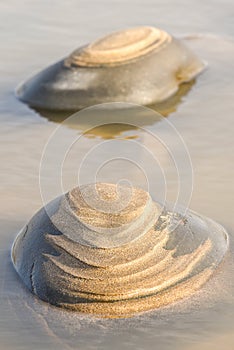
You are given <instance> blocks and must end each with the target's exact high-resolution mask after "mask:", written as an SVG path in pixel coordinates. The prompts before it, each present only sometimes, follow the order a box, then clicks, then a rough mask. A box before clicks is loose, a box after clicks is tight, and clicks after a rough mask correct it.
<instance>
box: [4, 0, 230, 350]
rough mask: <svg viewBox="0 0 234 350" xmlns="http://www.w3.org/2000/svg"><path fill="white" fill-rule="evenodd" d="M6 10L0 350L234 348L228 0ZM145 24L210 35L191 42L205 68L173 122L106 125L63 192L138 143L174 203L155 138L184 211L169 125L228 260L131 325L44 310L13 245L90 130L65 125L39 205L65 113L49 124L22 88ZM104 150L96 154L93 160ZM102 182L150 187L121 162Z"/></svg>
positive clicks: (79, 155) (72, 166) (172, 107)
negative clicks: (190, 292)
mask: <svg viewBox="0 0 234 350" xmlns="http://www.w3.org/2000/svg"><path fill="white" fill-rule="evenodd" d="M0 10H1V11H0V18H1V21H0V23H1V28H2V30H1V32H0V36H1V44H2V50H1V58H0V59H1V65H0V70H1V82H0V93H1V96H2V98H1V101H0V121H1V129H0V135H1V148H0V154H1V172H0V179H1V181H0V187H1V199H2V200H1V204H0V218H1V232H0V299H1V300H0V315H1V317H0V339H1V340H0V348H1V349H6V348H7V349H32V347H33V348H35V349H45V348H46V349H54V348H55V347H56V348H58V349H66V348H68V349H74V348H79V349H110V348H111V349H119V348H123V349H152V348H153V349H155V348H156V349H160V350H164V349H191V350H194V349H204V350H206V349H220V348H221V347H222V348H223V349H225V350H227V349H233V348H234V336H233V330H234V321H233V312H234V303H233V294H234V280H233V274H232V272H233V261H232V256H233V248H234V247H233V244H232V242H233V230H234V219H233V215H232V211H233V209H232V208H233V202H234V200H233V198H234V185H233V176H234V164H233V152H234V138H233V131H234V121H233V113H234V92H233V91H234V81H233V71H234V61H233V57H234V41H232V39H230V38H229V37H231V36H234V22H233V20H232V18H233V12H234V9H233V4H232V2H231V1H230V0H229V1H223V2H222V3H221V2H219V1H210V2H208V3H205V2H204V1H191V2H185V1H180V2H179V1H177V2H172V1H171V2H165V1H158V2H153V1H152V0H150V1H145V2H144V5H143V4H142V2H138V1H127V2H125V1H111V3H109V2H107V1H103V2H94V1H93V2H90V1H79V3H78V2H76V1H66V2H65V1H56V2H54V1H50V2H48V1H41V2H39V1H34V2H33V1H24V2H17V1H16V0H12V1H8V2H7V3H1V5H0ZM141 24H149V25H156V26H159V27H162V28H163V29H165V30H167V31H169V32H171V33H173V34H174V35H177V36H184V35H187V34H189V33H200V34H204V35H202V36H198V37H197V36H191V37H190V39H189V38H188V39H187V43H188V44H189V45H191V47H192V48H193V49H194V50H196V52H197V53H198V55H199V56H200V57H201V58H202V59H204V60H205V61H207V62H208V68H207V69H206V71H205V72H204V73H203V74H202V75H201V76H200V77H198V79H197V81H196V82H195V83H193V84H191V86H189V88H188V87H184V90H185V91H180V92H179V94H178V95H177V97H176V98H175V99H174V100H173V101H171V102H168V104H166V106H165V105H164V106H160V108H159V111H160V112H161V113H162V114H166V115H168V117H167V119H165V120H163V119H160V121H159V120H158V119H157V117H151V116H152V114H150V118H146V119H144V123H143V125H142V126H143V128H144V129H139V128H136V127H135V128H125V129H124V130H123V129H121V128H119V129H118V132H117V131H116V126H110V127H106V128H104V129H103V128H99V129H96V130H94V131H90V132H88V133H86V135H84V136H82V138H81V139H80V141H79V143H78V144H75V145H74V147H72V148H71V151H70V152H68V155H67V157H66V160H65V162H64V167H63V174H62V175H63V176H62V179H63V185H64V189H68V188H70V187H72V186H74V185H75V184H76V183H77V171H78V168H79V165H80V164H81V160H82V159H83V157H84V156H87V155H88V158H87V161H86V162H85V163H84V166H83V168H82V171H83V172H82V176H83V177H82V179H81V182H85V181H88V180H89V181H91V180H92V178H93V173H94V170H93V169H95V170H97V168H98V167H99V166H100V159H102V161H105V160H106V159H109V158H108V157H113V152H115V151H116V150H117V149H118V147H120V150H122V151H123V150H126V148H127V147H126V145H127V144H125V143H126V142H127V141H131V140H134V141H135V142H138V144H139V145H140V146H139V147H140V151H139V152H138V153H137V158H138V161H142V162H143V163H142V164H143V165H144V167H145V169H146V170H147V178H148V179H149V180H150V181H149V182H150V191H151V194H152V196H153V197H154V198H159V199H160V200H162V199H164V196H165V193H164V191H163V190H162V187H163V186H162V185H163V180H164V178H163V176H162V171H161V170H160V168H159V167H156V166H155V164H154V166H152V164H151V159H150V158H147V157H146V156H145V155H146V153H145V151H143V145H144V146H145V147H147V148H148V149H150V150H151V151H152V152H153V153H154V154H155V155H156V156H157V159H158V160H159V161H160V163H161V165H162V168H163V171H164V173H165V174H166V180H167V190H168V194H167V199H168V200H171V201H174V200H175V198H176V195H177V190H178V178H177V173H176V169H175V166H174V164H173V161H172V159H171V158H170V157H169V156H168V152H167V150H166V149H165V147H163V146H162V145H161V144H160V143H159V142H158V140H155V138H152V137H150V136H149V132H152V133H154V134H156V135H159V136H160V137H161V138H163V139H164V140H165V142H166V143H168V144H169V145H170V147H171V149H173V150H174V151H175V153H176V161H177V163H178V164H179V169H180V175H181V179H182V182H181V185H182V186H183V188H185V192H184V195H183V196H182V203H181V204H186V201H188V199H189V192H190V190H191V186H190V185H191V173H190V168H189V161H188V159H187V158H186V154H185V153H184V148H183V147H182V146H181V145H180V144H179V138H178V135H177V134H176V133H174V132H172V128H171V124H172V125H174V126H175V127H176V129H177V130H178V132H179V133H180V135H181V137H182V139H183V140H184V142H185V143H186V145H187V149H188V152H189V155H190V157H191V162H192V166H193V176H194V178H193V191H192V198H191V203H190V207H191V208H192V209H193V210H196V211H198V212H200V213H202V214H204V215H207V216H209V217H211V218H213V219H215V220H216V221H218V222H220V223H221V224H222V225H224V226H225V228H226V229H227V230H228V232H229V235H230V239H231V248H230V255H229V256H228V257H227V260H226V261H225V263H224V264H223V265H222V266H221V267H220V269H219V273H218V274H217V275H216V276H214V278H213V279H212V280H211V281H210V282H209V283H208V284H207V285H206V286H204V288H203V289H202V290H201V291H200V292H199V293H197V294H196V295H194V296H193V297H192V298H190V299H188V300H186V301H184V302H180V303H177V304H175V305H173V306H172V307H171V308H165V309H163V310H159V311H155V312H152V313H147V314H145V315H140V316H137V317H134V318H132V319H127V320H112V321H110V320H96V319H93V318H91V317H87V316H81V315H77V314H75V315H74V314H72V313H66V312H62V311H60V310H57V309H56V308H53V307H50V306H47V305H46V304H44V303H41V302H40V301H38V300H37V299H36V298H34V297H33V296H31V295H30V293H28V292H27V291H26V289H25V288H24V286H23V285H22V284H21V282H20V280H19V278H18V277H17V275H16V273H15V272H14V270H13V268H12V265H11V262H10V246H11V243H12V241H13V239H14V237H15V235H16V233H17V232H18V231H19V230H20V229H21V227H22V226H23V225H24V223H25V222H26V221H27V220H28V219H29V218H30V217H31V216H32V215H33V213H34V212H35V211H36V210H37V209H39V208H40V207H41V206H42V204H43V200H46V201H47V200H49V199H50V198H53V197H54V196H55V195H56V194H59V193H60V192H61V187H60V186H59V185H60V183H59V180H60V168H59V167H58V164H59V161H60V155H61V152H62V151H63V150H64V147H67V145H70V142H71V140H72V139H73V138H76V137H77V136H79V135H81V134H82V131H83V130H84V126H82V125H77V124H76V125H63V126H61V127H60V129H59V133H60V134H59V136H60V137H59V140H60V142H59V143H58V142H57V143H55V144H54V145H53V144H52V146H51V144H49V146H50V147H49V148H47V152H46V156H47V158H45V157H44V158H43V162H42V168H41V169H42V170H41V184H42V195H43V198H41V193H40V187H39V167H40V162H41V158H42V155H43V149H44V146H45V144H46V143H47V142H48V140H49V138H50V136H51V134H52V133H53V132H54V131H55V130H56V128H57V126H58V125H59V124H57V123H56V120H58V117H59V116H58V115H57V114H52V115H51V114H46V117H45V116H44V117H43V116H41V115H40V114H39V113H37V112H35V111H33V110H31V109H29V108H28V107H27V106H25V105H23V104H22V103H20V102H18V101H17V100H16V98H15V97H14V88H15V87H16V86H17V85H18V83H20V82H21V80H22V79H25V78H26V77H28V76H29V75H31V74H32V73H34V72H36V71H38V70H40V69H42V68H43V67H45V66H46V65H48V64H49V63H52V62H54V61H56V60H58V59H59V58H60V57H63V56H64V55H65V54H67V53H69V52H70V51H72V50H73V49H74V48H76V47H77V46H79V45H81V44H84V43H86V42H88V41H90V40H92V39H94V38H96V37H97V36H99V35H102V34H104V33H106V32H109V31H112V30H116V29H119V28H122V27H126V26H136V25H141ZM207 33H210V34H209V35H208V34H207ZM180 95H181V96H180ZM152 113H153V112H152ZM60 117H61V116H60ZM154 118H155V120H154ZM167 121H169V123H171V124H168V122H167ZM168 125H169V126H168ZM86 127H87V125H85V128H86ZM113 138H114V139H113ZM116 138H118V140H116ZM110 139H111V140H112V141H113V143H111V147H109V146H110V144H107V146H103V141H104V140H105V141H108V140H110ZM52 140H56V138H53V139H52ZM117 141H119V142H117ZM120 144H121V146H120ZM128 145H129V144H128ZM96 146H99V147H100V148H98V147H97V148H94V150H95V152H93V153H91V154H89V153H88V152H89V151H90V149H91V148H92V147H96ZM102 147H104V148H102ZM136 147H138V146H136V145H135V146H134V147H133V148H132V149H131V148H129V151H128V154H127V156H128V157H130V158H131V157H132V158H133V159H135V158H134V155H135V152H136ZM181 147H182V148H181ZM122 151H121V152H122ZM114 154H116V153H114ZM101 156H103V157H102V158H100V157H101ZM98 176H99V177H98V178H100V179H105V180H109V181H116V180H119V179H121V178H127V179H129V180H130V181H132V182H133V183H134V184H136V185H141V186H142V187H145V186H147V185H148V184H147V181H146V177H145V176H144V174H142V172H140V171H138V170H137V169H136V167H135V166H134V164H132V163H130V162H127V163H126V161H124V160H123V159H122V160H119V159H118V160H117V159H115V161H112V162H110V163H108V166H106V167H103V168H102V169H100V171H99V173H98ZM183 202H184V203H183Z"/></svg>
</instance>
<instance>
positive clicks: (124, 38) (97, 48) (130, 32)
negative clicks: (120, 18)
mask: <svg viewBox="0 0 234 350" xmlns="http://www.w3.org/2000/svg"><path fill="white" fill-rule="evenodd" d="M170 41H171V36H170V35H169V34H167V33H166V32H164V31H162V30H160V29H157V28H154V27H137V28H132V29H127V30H122V31H119V32H115V33H112V34H109V35H107V36H105V37H104V38H102V39H99V40H97V41H95V42H93V43H91V44H89V45H87V46H85V47H82V48H80V49H78V50H76V51H74V52H73V53H72V54H71V55H70V56H69V57H68V58H67V60H66V61H65V64H66V65H74V66H83V67H98V66H106V65H117V64H121V63H125V62H126V61H129V60H132V59H134V58H138V57H141V56H143V55H146V54H147V53H149V52H151V51H153V50H159V49H161V48H162V47H163V45H165V44H167V43H169V42H170Z"/></svg>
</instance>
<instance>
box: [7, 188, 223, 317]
mask: <svg viewBox="0 0 234 350" xmlns="http://www.w3.org/2000/svg"><path fill="white" fill-rule="evenodd" d="M227 249H228V235H227V233H226V231H225V230H224V228H223V227H221V226H220V225H219V224H217V223H216V222H214V221H212V220H211V219H208V218H205V217H202V216H200V215H199V214H197V213H195V212H192V211H188V212H187V215H186V216H184V215H183V214H182V213H179V212H177V213H172V212H171V211H170V210H168V209H167V208H165V207H162V206H160V205H159V204H158V203H156V202H154V201H153V200H152V199H151V197H150V195H149V194H148V193H147V192H145V191H143V190H141V189H136V188H129V187H125V186H116V185H114V184H106V183H97V184H92V185H85V186H81V187H77V188H75V189H73V190H71V191H70V192H68V193H66V194H65V195H62V196H61V197H58V198H56V199H55V200H53V201H52V202H50V203H49V204H47V205H46V206H45V207H44V208H42V209H41V210H40V211H39V212H38V213H36V214H35V216H34V217H33V218H32V219H31V220H30V222H29V223H28V225H26V227H25V228H24V229H23V230H22V231H21V232H20V233H19V235H18V236H17V238H16V240H15V242H14V244H13V247H12V261H13V264H14V266H15V269H16V271H17V272H18V274H19V275H20V277H21V278H22V280H23V282H24V283H25V284H26V286H27V287H28V288H29V289H30V290H31V292H33V293H34V294H36V295H37V296H38V297H39V298H41V299H42V300H44V301H46V302H49V303H51V304H53V305H56V306H60V307H63V308H67V309H71V310H75V311H80V312H84V313H90V314H95V315H98V316H102V317H127V316H130V315H133V314H134V313H137V312H142V311H146V310H151V309H154V308H159V307H161V306H164V305H167V304H170V303H173V302H174V301H176V300H178V299H181V298H184V297H186V296H190V295H191V294H192V293H193V292H194V291H196V290H197V289H199V288H200V287H201V286H202V285H203V284H204V283H205V282H206V281H207V280H208V279H209V277H210V276H211V275H212V273H213V272H214V270H215V269H216V268H217V266H218V265H219V264H220V262H221V261H222V259H223V258H224V256H225V253H226V252H227Z"/></svg>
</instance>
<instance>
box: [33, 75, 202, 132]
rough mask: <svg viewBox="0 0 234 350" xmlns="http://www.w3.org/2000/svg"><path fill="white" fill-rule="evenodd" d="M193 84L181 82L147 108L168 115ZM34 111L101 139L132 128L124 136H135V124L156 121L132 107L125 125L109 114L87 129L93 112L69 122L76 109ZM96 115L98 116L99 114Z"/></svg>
mask: <svg viewBox="0 0 234 350" xmlns="http://www.w3.org/2000/svg"><path fill="white" fill-rule="evenodd" d="M198 79H199V78H198ZM194 84H195V80H192V81H191V82H189V83H184V84H181V85H180V88H179V90H178V91H177V92H176V94H175V95H173V96H172V97H171V98H169V99H168V100H166V101H164V102H161V103H158V104H155V105H151V106H149V108H151V109H153V110H155V111H156V112H158V113H160V114H161V115H162V116H164V117H168V116H169V115H170V114H171V113H174V112H176V110H177V108H178V106H179V104H180V103H181V102H182V101H183V98H184V97H185V96H186V95H187V94H188V93H189V91H190V89H191V88H192V86H193V85H194ZM35 111H36V112H37V113H39V114H40V115H41V116H43V117H45V118H47V119H48V120H50V121H53V122H55V123H63V124H64V125H67V126H68V127H71V128H73V129H77V130H78V131H82V132H84V131H85V130H86V131H85V134H86V136H87V137H101V138H103V139H111V138H115V137H116V136H119V135H121V134H122V133H124V132H126V131H132V130H136V132H135V133H133V134H132V135H130V136H126V138H137V135H138V134H137V129H138V127H136V126H135V124H136V125H141V126H142V127H144V126H149V125H153V124H154V123H155V122H157V117H156V115H155V116H154V117H153V115H152V113H147V112H146V111H145V113H144V115H139V111H137V113H136V111H135V110H134V109H132V110H131V111H128V116H127V120H128V125H126V121H124V122H125V124H121V123H120V122H119V123H113V121H112V120H111V116H110V115H109V117H110V121H109V123H110V124H109V125H100V126H98V127H95V128H91V129H89V122H88V121H89V120H90V118H91V119H93V114H91V115H90V116H89V114H88V112H87V114H86V118H85V120H77V121H76V123H73V124H71V123H69V122H66V119H67V118H68V117H70V116H71V115H72V114H73V113H75V112H76V111H51V110H45V109H44V110H43V109H36V108H35ZM97 113H100V112H97ZM102 113H103V118H104V119H105V113H106V112H105V110H103V111H102ZM108 113H109V112H108ZM109 114H110V113H109ZM121 114H122V112H121ZM98 117H99V118H100V115H99V116H98ZM115 119H116V117H115ZM159 119H161V118H159ZM91 124H92V122H91Z"/></svg>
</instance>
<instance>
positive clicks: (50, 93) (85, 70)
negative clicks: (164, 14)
mask: <svg viewBox="0 0 234 350" xmlns="http://www.w3.org/2000/svg"><path fill="white" fill-rule="evenodd" d="M203 69H204V63H203V62H202V61H201V60H200V59H199V58H198V57H197V56H196V55H195V54H194V53H193V52H192V51H191V49H189V48H188V47H187V46H186V45H185V44H184V43H183V42H182V40H178V39H176V38H174V37H172V36H171V35H169V34H168V33H166V32H164V31H163V30H160V29H157V28H154V27H137V28H131V29H127V30H122V31H119V32H115V33H112V34H109V35H107V36H105V37H104V38H102V39H99V40H97V41H94V42H93V43H91V44H89V45H86V46H83V47H80V48H78V49H77V50H75V51H74V52H73V53H71V54H70V55H69V56H68V57H66V58H65V59H63V60H61V61H59V62H57V63H55V64H53V65H52V66H50V67H48V68H46V69H44V70H42V71H41V72H40V73H38V74H37V75H35V76H33V77H32V78H31V79H29V80H27V81H26V82H24V83H23V84H22V85H21V86H20V87H19V88H18V89H17V96H18V97H19V99H20V100H22V101H24V102H26V103H27V104H29V105H30V106H32V107H36V108H45V109H52V110H78V109H82V108H84V107H88V106H91V105H94V104H99V103H105V102H130V103H136V104H141V105H150V104H154V103H158V102H161V101H163V100H165V99H167V98H168V97H170V96H171V95H173V94H174V93H175V92H176V91H177V90H178V88H179V85H180V84H181V83H184V82H188V81H191V80H192V79H193V78H194V77H196V76H197V75H198V74H199V73H200V72H201V71H202V70H203Z"/></svg>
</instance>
